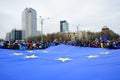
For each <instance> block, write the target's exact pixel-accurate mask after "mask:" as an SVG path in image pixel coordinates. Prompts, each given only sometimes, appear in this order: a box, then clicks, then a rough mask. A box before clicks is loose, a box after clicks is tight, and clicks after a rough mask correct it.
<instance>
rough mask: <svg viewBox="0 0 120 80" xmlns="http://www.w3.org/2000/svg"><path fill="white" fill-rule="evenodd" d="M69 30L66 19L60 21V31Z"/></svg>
mask: <svg viewBox="0 0 120 80" xmlns="http://www.w3.org/2000/svg"><path fill="white" fill-rule="evenodd" d="M68 31H69V24H68V22H67V21H66V20H64V21H60V32H64V33H65V32H68Z"/></svg>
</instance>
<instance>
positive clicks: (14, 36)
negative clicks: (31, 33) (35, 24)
mask: <svg viewBox="0 0 120 80" xmlns="http://www.w3.org/2000/svg"><path fill="white" fill-rule="evenodd" d="M16 40H22V30H16V29H13V30H12V31H11V39H10V41H16Z"/></svg>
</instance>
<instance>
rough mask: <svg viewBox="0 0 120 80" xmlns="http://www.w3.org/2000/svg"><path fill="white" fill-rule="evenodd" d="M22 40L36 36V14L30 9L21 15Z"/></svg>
mask: <svg viewBox="0 0 120 80" xmlns="http://www.w3.org/2000/svg"><path fill="white" fill-rule="evenodd" d="M22 27H23V28H22V30H23V34H22V35H23V37H22V38H23V39H27V38H28V37H32V36H36V35H37V33H38V32H37V12H36V10H34V9H32V8H26V9H25V10H24V11H23V13H22Z"/></svg>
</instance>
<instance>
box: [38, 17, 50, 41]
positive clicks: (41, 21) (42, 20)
mask: <svg viewBox="0 0 120 80" xmlns="http://www.w3.org/2000/svg"><path fill="white" fill-rule="evenodd" d="M45 19H50V18H49V17H47V18H42V16H40V24H41V41H43V22H44V20H45Z"/></svg>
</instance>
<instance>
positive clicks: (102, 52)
mask: <svg viewBox="0 0 120 80" xmlns="http://www.w3.org/2000/svg"><path fill="white" fill-rule="evenodd" d="M101 54H106V55H107V54H110V53H109V52H101Z"/></svg>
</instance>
